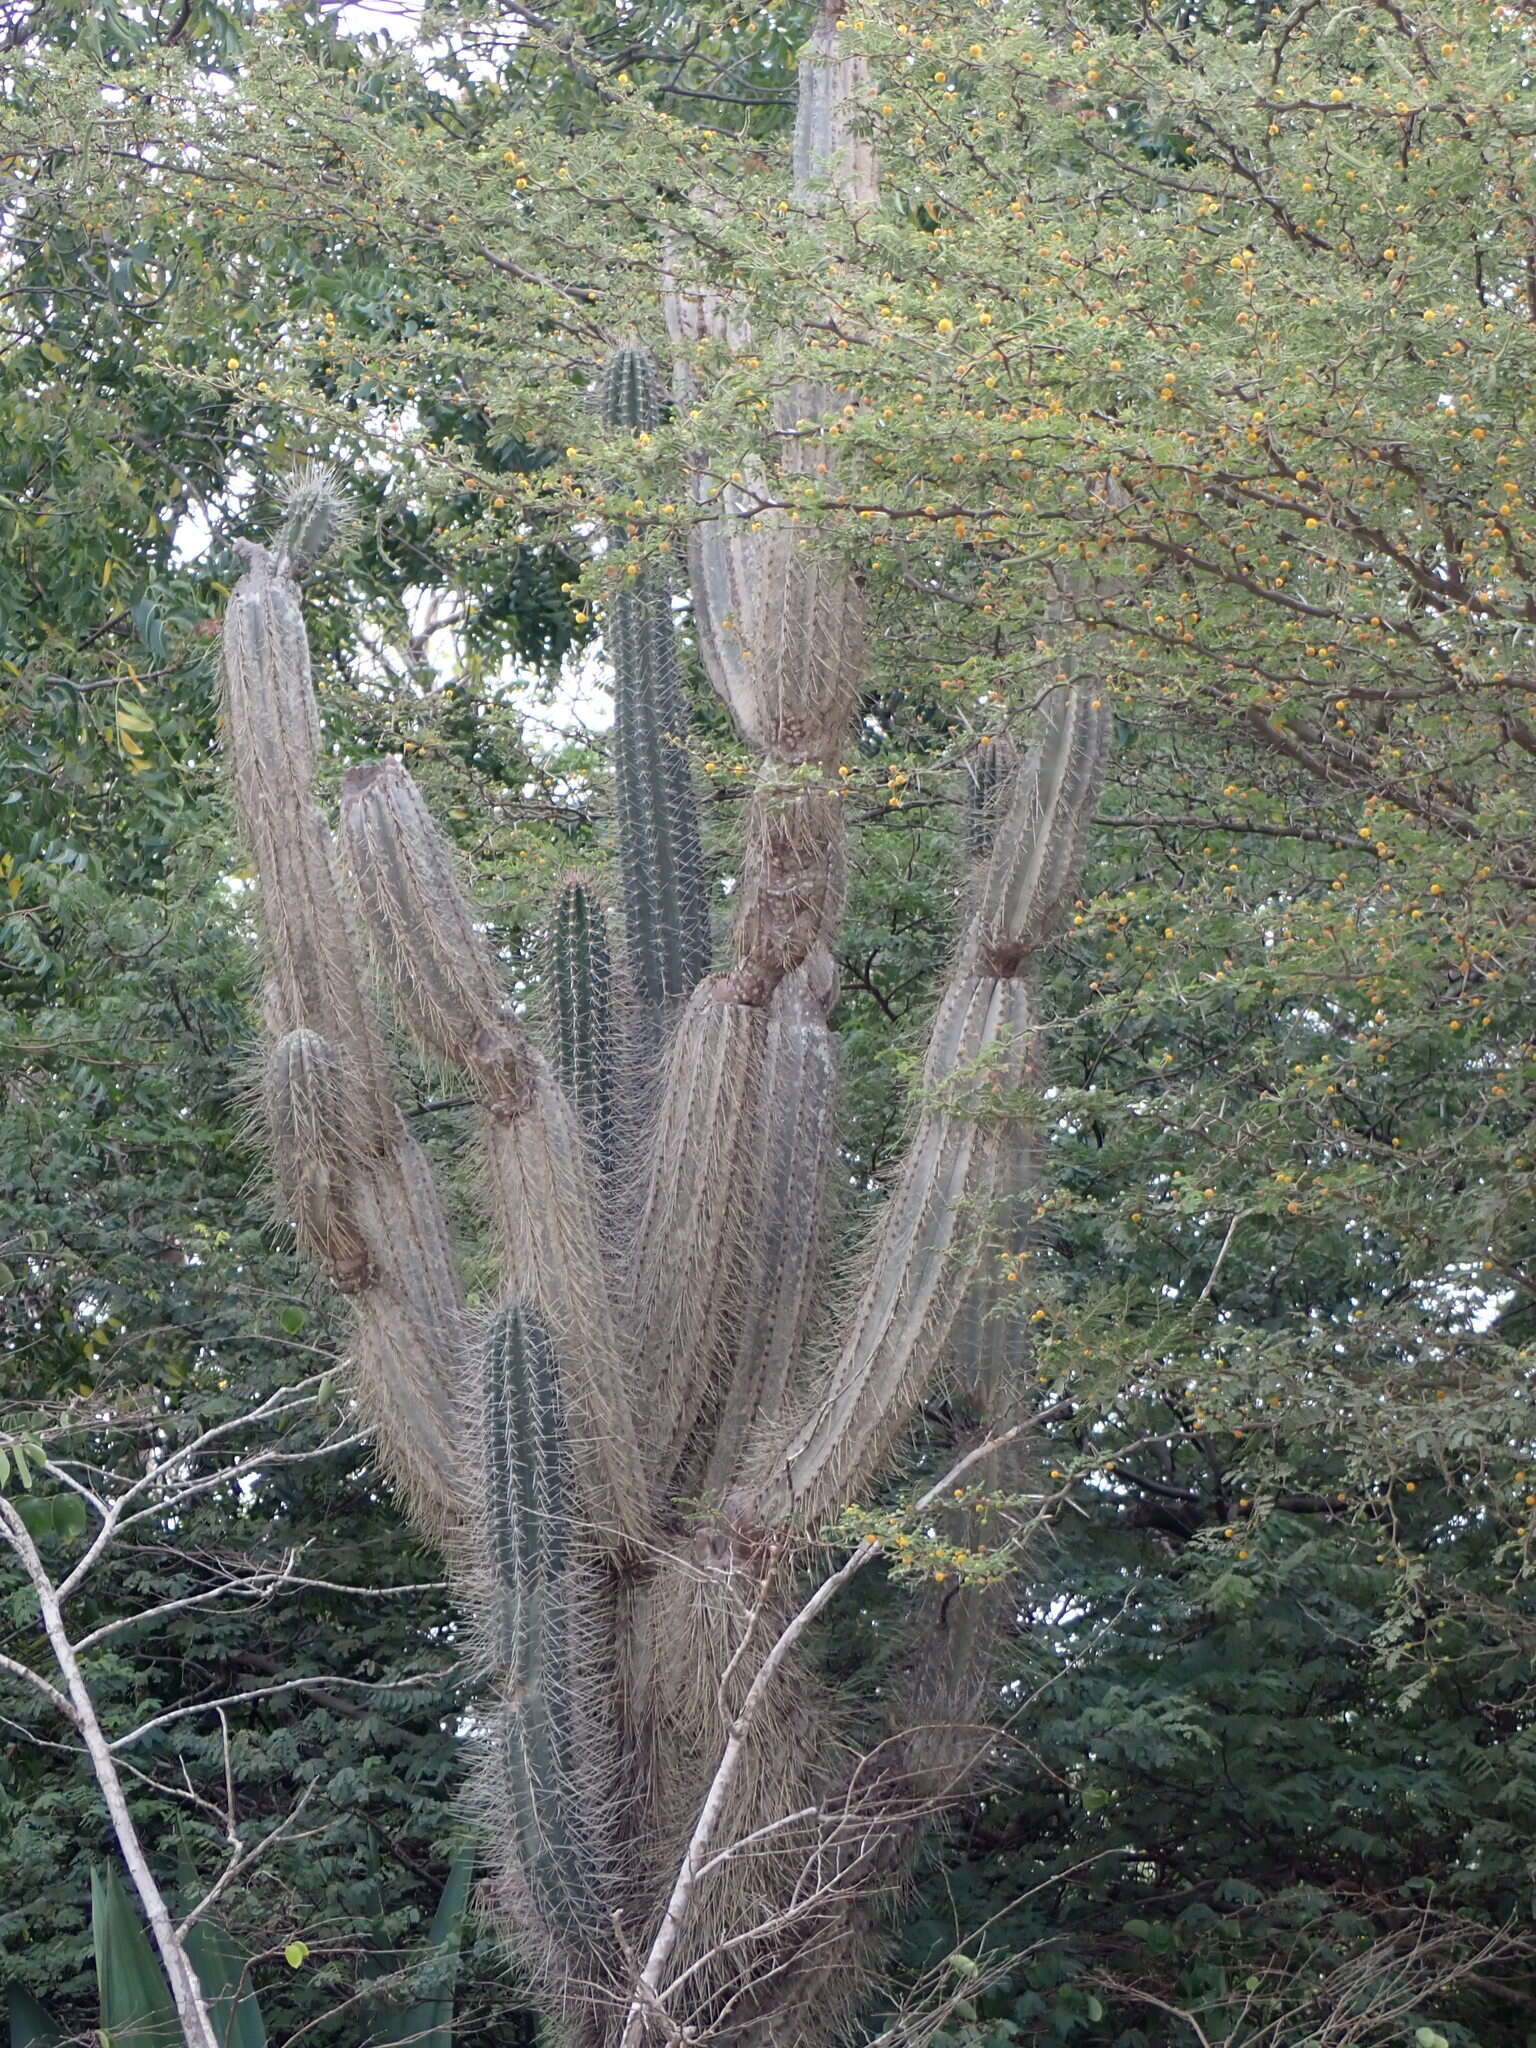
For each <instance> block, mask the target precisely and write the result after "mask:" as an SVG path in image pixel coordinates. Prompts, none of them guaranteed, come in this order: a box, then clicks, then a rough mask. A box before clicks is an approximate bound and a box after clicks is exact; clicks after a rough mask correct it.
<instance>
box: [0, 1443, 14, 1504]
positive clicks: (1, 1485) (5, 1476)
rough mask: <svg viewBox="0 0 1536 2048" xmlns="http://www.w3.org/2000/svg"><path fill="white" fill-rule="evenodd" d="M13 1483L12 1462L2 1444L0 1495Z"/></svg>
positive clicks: (0, 1449)
mask: <svg viewBox="0 0 1536 2048" xmlns="http://www.w3.org/2000/svg"><path fill="white" fill-rule="evenodd" d="M10 1483H11V1461H10V1458H9V1456H8V1455H7V1453H6V1450H5V1447H4V1445H3V1444H0V1493H4V1491H5V1489H6V1488H7V1487H8V1486H9V1485H10Z"/></svg>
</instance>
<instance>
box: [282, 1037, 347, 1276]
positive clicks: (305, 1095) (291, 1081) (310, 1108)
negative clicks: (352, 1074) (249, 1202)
mask: <svg viewBox="0 0 1536 2048" xmlns="http://www.w3.org/2000/svg"><path fill="white" fill-rule="evenodd" d="M262 1095H263V1104H264V1108H265V1111H266V1120H267V1134H268V1138H269V1140H270V1142H271V1146H272V1163H273V1166H274V1168H275V1170H276V1173H277V1180H278V1186H279V1187H280V1188H281V1189H282V1192H283V1197H284V1200H285V1202H286V1204H287V1208H288V1219H289V1221H290V1222H291V1223H292V1225H293V1232H294V1236H295V1238H296V1239H297V1241H298V1244H299V1248H300V1250H301V1251H305V1252H307V1253H308V1254H309V1256H310V1257H311V1258H313V1259H316V1260H318V1261H319V1263H320V1264H321V1265H322V1266H323V1267H324V1268H325V1270H326V1272H327V1273H328V1274H329V1276H330V1278H331V1280H332V1282H333V1284H334V1285H335V1286H337V1287H339V1288H341V1289H342V1290H343V1292H345V1293H352V1292H354V1291H355V1290H356V1289H357V1288H358V1287H360V1286H362V1285H363V1283H364V1281H365V1280H366V1279H367V1278H368V1276H369V1272H370V1270H371V1264H370V1260H369V1257H368V1247H367V1245H366V1243H365V1242H364V1239H363V1236H362V1232H361V1231H360V1230H359V1228H358V1223H357V1218H356V1216H355V1214H354V1213H353V1208H352V1198H351V1188H350V1180H351V1175H352V1171H353V1169H354V1167H355V1159H354V1156H353V1153H352V1140H351V1136H350V1133H349V1119H348V1106H347V1090H346V1081H345V1077H344V1075H343V1073H342V1067H341V1061H340V1060H339V1059H338V1058H337V1056H336V1049H335V1047H334V1046H332V1045H331V1044H330V1042H329V1041H328V1040H327V1039H325V1038H322V1037H321V1035H320V1033H319V1032H318V1031H306V1030H304V1029H302V1028H301V1029H299V1030H297V1031H289V1032H286V1033H285V1034H284V1035H283V1037H281V1038H280V1039H279V1040H278V1041H277V1043H276V1045H274V1046H273V1048H272V1050H271V1052H270V1053H269V1054H268V1056H267V1065H266V1071H265V1074H264V1075H263V1087H262Z"/></svg>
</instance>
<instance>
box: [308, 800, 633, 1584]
mask: <svg viewBox="0 0 1536 2048" xmlns="http://www.w3.org/2000/svg"><path fill="white" fill-rule="evenodd" d="M341 846H342V854H343V858H344V859H345V861H346V864H347V868H348V871H349V873H350V874H351V876H352V878H353V884H354V888H355V891H356V895H357V899H358V902H359V905H360V907H361V910H362V915H363V925H364V929H365V931H366V933H367V935H368V940H369V945H370V947H371V950H372V952H373V956H374V959H375V961H376V963H377V966H378V968H379V972H380V974H381V976H382V977H383V979H384V980H385V982H386V983H387V985H388V987H389V990H390V993H391V996H392V997H393V1000H394V1003H395V1006H396V1009H397V1011H398V1013H399V1015H400V1017H401V1020H402V1022H403V1023H404V1024H405V1026H406V1028H407V1029H408V1030H409V1031H410V1032H411V1034H412V1036H413V1037H414V1038H415V1039H416V1041H417V1043H418V1044H419V1045H420V1046H421V1047H422V1048H423V1050H425V1051H426V1052H429V1053H431V1054H434V1055H435V1056H437V1057H438V1058H441V1059H445V1060H451V1061H452V1062H453V1063H454V1064H455V1065H457V1066H458V1067H460V1068H462V1069H463V1070H465V1071H466V1072H467V1073H468V1075H469V1077H470V1079H471V1082H472V1084H473V1086H474V1089H475V1092H476V1095H477V1096H478V1097H479V1100H480V1103H481V1109H482V1116H481V1126H482V1137H483V1142H484V1145H485V1153H486V1162H487V1167H488V1180H489V1186H490V1199H491V1207H492V1210H493V1213H494V1216H495V1221H496V1224H497V1228H498V1232H499V1235H500V1240H501V1254H502V1267H503V1274H504V1281H505V1285H506V1288H507V1290H508V1293H509V1296H511V1297H513V1298H515V1299H518V1300H522V1301H524V1302H526V1303H527V1305H528V1306H529V1308H530V1309H531V1310H532V1311H533V1312H535V1313H537V1314H538V1315H539V1316H541V1317H542V1318H543V1319H544V1321H545V1322H546V1323H547V1324H548V1326H549V1328H550V1330H551V1332H552V1333H553V1336H554V1340H555V1342H556V1344H557V1345H558V1346H559V1348H560V1353H561V1356H562V1358H563V1359H564V1360H565V1361H566V1365H567V1369H568V1383H567V1386H566V1390H565V1400H566V1406H567V1409H568V1411H569V1415H570V1420H571V1429H572V1433H573V1439H574V1444H575V1456H576V1464H577V1472H578V1476H579V1480H580V1483H581V1486H582V1491H583V1494H584V1498H585V1501H586V1506H587V1510H588V1513H589V1515H590V1517H591V1521H592V1526H593V1529H594V1531H595V1532H596V1533H597V1534H598V1537H599V1540H600V1541H602V1542H603V1543H605V1544H607V1545H612V1546H614V1547H615V1548H617V1549H620V1550H628V1549H631V1548H632V1547H633V1546H634V1545H635V1544H637V1543H638V1542H640V1541H641V1540H643V1536H644V1533H645V1523H644V1504H645V1488H644V1487H643V1486H642V1483H641V1473H640V1468H639V1455H638V1449H637V1445H636V1440H635V1423H634V1405H633V1401H632V1399H631V1395H630V1389H629V1382H628V1375H627V1372H626V1370H625V1367H624V1363H623V1360H622V1358H621V1355H620V1350H619V1344H618V1339H617V1335H616V1332H615V1329H614V1324H613V1316H612V1310H611V1306H610V1303H609V1297H608V1288H607V1276H606V1273H605V1270H604V1267H603V1263H602V1257H601V1249H600V1242H599V1236H598V1226H597V1218H596V1214H595V1207H594V1203H593V1198H592V1190H591V1182H590V1175H589V1172H588V1167H587V1162H586V1157H585V1148H584V1146H583V1144H582V1138H581V1132H580V1130H579V1128H578V1125H577V1122H576V1117H575V1113H574V1112H573V1110H572V1109H571V1107H570V1105H569V1104H568V1102H567V1101H566V1099H565V1096H564V1094H563V1092H562V1091H561V1089H560V1086H559V1084H558V1082H557V1081H556V1080H555V1078H554V1075H553V1074H552V1073H551V1071H550V1069H549V1066H548V1064H547V1062H546V1061H545V1060H544V1059H543V1057H542V1055H540V1054H539V1053H538V1052H537V1051H536V1050H535V1049H534V1047H533V1046H532V1045H531V1044H530V1043H529V1042H528V1039H527V1037H526V1035H525V1034H524V1031H523V1028H522V1024H521V1022H520V1020H519V1019H518V1018H517V1016H516V1015H515V1014H514V1012H513V1010H512V1007H511V1005H510V1004H509V1003H508V1002H507V1001H506V1000H505V998H504V997H503V996H502V993H501V989H500V984H499V982H498V979H497V975H496V970H495V967H494V964H493V963H492V960H491V957H490V952H489V949H488V948H487V946H486V944H485V941H484V939H483V938H482V937H481V934H480V933H479V931H478V930H477V929H476V926H475V919H474V915H473V912H472V911H471V909H470V906H469V903H468V901H467V900H466V898H465V896H464V894H463V892H462V890H461V889H460V886H459V881H458V875H457V873H456V871H455V866H454V861H453V856H452V852H451V849H450V848H449V846H448V844H447V842H446V840H444V838H443V837H442V834H441V833H440V832H439V831H438V828H437V826H436V824H435V823H434V822H433V819H432V816H431V814H430V812H429V811H428V810H427V807H426V804H425V803H424V802H423V801H422V797H421V793H420V791H419V790H418V789H417V788H416V785H415V784H414V782H412V780H411V778H410V776H409V775H408V774H407V773H406V771H405V769H404V768H403V767H402V766H401V765H400V763H399V762H397V761H385V762H379V763H370V764H369V765H368V766H366V767H363V768H354V769H352V770H350V771H349V773H348V775H347V778H346V782H345V784H344V786H343V790H342V810H341Z"/></svg>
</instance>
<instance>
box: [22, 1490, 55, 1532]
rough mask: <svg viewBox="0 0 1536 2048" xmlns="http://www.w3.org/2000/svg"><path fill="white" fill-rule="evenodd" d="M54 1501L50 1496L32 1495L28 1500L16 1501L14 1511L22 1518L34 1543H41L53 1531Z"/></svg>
mask: <svg viewBox="0 0 1536 2048" xmlns="http://www.w3.org/2000/svg"><path fill="white" fill-rule="evenodd" d="M55 1505H56V1502H55V1500H54V1499H52V1498H41V1499H40V1498H39V1497H38V1496H37V1495H35V1494H34V1495H33V1496H32V1497H31V1498H30V1499H28V1500H19V1501H17V1503H16V1512H17V1514H18V1515H20V1517H21V1519H22V1523H23V1526H24V1527H25V1529H26V1532H27V1534H28V1535H29V1536H30V1537H31V1538H32V1541H33V1542H34V1543H42V1542H44V1541H46V1539H47V1538H48V1537H50V1536H52V1535H53V1533H54V1521H53V1511H54V1507H55Z"/></svg>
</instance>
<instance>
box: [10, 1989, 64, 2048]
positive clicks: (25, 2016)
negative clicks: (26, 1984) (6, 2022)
mask: <svg viewBox="0 0 1536 2048" xmlns="http://www.w3.org/2000/svg"><path fill="white" fill-rule="evenodd" d="M6 2010H7V2013H8V2014H9V2017H10V2023H11V2032H10V2042H11V2048H64V2036H63V2035H62V2034H61V2033H60V2032H59V2029H58V2025H57V2023H56V2022H55V2021H54V2020H52V2019H51V2018H50V2017H49V2016H48V2014H47V2013H46V2012H45V2011H44V2010H43V2008H42V2007H41V2006H40V2005H39V2004H38V2002H37V2000H36V1999H35V1998H34V1997H33V1996H32V1994H31V1992H30V1991H23V1990H22V1988H21V1986H20V1985H19V1984H13V1985H12V1986H11V1988H10V1991H9V1992H8V1993H7V1995H6Z"/></svg>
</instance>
